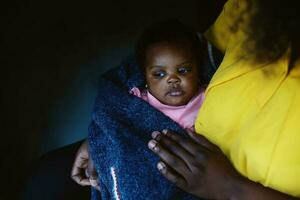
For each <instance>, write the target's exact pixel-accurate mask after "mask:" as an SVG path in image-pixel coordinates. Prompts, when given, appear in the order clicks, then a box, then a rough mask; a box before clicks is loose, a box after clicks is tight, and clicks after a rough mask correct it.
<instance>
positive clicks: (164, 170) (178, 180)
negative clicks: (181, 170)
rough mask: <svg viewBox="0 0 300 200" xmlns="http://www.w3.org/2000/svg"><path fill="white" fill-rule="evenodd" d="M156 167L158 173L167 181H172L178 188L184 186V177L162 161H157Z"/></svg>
mask: <svg viewBox="0 0 300 200" xmlns="http://www.w3.org/2000/svg"><path fill="white" fill-rule="evenodd" d="M157 169H158V170H159V171H160V173H161V174H162V175H163V176H164V177H165V178H166V179H168V180H169V181H171V182H172V183H174V184H175V185H177V186H178V187H180V188H185V187H186V181H185V179H184V178H183V177H182V176H180V175H179V174H177V173H176V172H174V171H173V170H172V169H170V168H169V167H168V166H167V165H166V164H165V163H164V162H162V161H160V162H158V163H157Z"/></svg>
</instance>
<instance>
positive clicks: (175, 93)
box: [167, 87, 184, 97]
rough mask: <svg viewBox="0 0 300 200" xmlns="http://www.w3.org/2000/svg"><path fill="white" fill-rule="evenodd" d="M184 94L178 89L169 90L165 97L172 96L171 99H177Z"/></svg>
mask: <svg viewBox="0 0 300 200" xmlns="http://www.w3.org/2000/svg"><path fill="white" fill-rule="evenodd" d="M183 94H184V92H183V90H182V89H181V88H180V87H178V88H171V89H170V90H169V91H168V92H167V95H169V96H172V97H179V96H182V95H183Z"/></svg>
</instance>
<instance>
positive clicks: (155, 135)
mask: <svg viewBox="0 0 300 200" xmlns="http://www.w3.org/2000/svg"><path fill="white" fill-rule="evenodd" d="M159 134H160V132H158V131H153V132H152V134H151V136H152V138H153V139H156V138H157V136H159Z"/></svg>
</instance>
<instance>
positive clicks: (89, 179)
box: [71, 140, 100, 190]
mask: <svg viewBox="0 0 300 200" xmlns="http://www.w3.org/2000/svg"><path fill="white" fill-rule="evenodd" d="M71 178H72V179H73V180H74V181H75V182H76V183H78V184H79V185H82V186H92V187H94V188H96V189H97V190H100V188H99V182H98V174H97V172H96V170H95V167H94V163H93V161H92V159H90V158H89V151H88V142H87V140H85V141H84V142H83V143H82V144H81V146H80V147H79V149H78V151H77V153H76V156H75V161H74V163H73V167H72V171H71Z"/></svg>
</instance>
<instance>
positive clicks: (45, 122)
mask: <svg viewBox="0 0 300 200" xmlns="http://www.w3.org/2000/svg"><path fill="white" fill-rule="evenodd" d="M222 2H224V1H220V0H185V1H179V0H165V1H157V0H152V1H143V0H140V1H138V0H134V1H121V0H119V1H117V0H110V1H103V0H98V1H81V2H75V1H70V0H66V1H58V0H52V1H39V0H32V1H22V2H16V1H10V2H7V3H6V5H2V6H1V13H2V14H1V15H2V17H1V27H2V28H1V29H2V31H1V39H2V40H1V41H2V42H1V47H2V48H1V49H2V53H1V60H0V66H1V70H0V74H1V76H0V81H1V83H0V84H1V90H0V92H1V93H0V94H1V95H0V97H1V99H0V100H1V101H0V113H1V118H0V119H1V121H0V132H1V144H0V148H1V149H0V150H1V153H2V156H1V159H0V167H1V168H0V169H1V170H0V172H1V184H0V185H1V191H0V199H1V200H2V199H3V200H6V199H15V198H17V195H18V194H19V191H20V188H21V187H22V183H23V181H24V177H25V175H26V172H27V169H28V168H29V166H30V163H31V162H32V161H33V160H35V159H37V158H38V157H39V156H40V155H42V154H43V153H45V152H48V151H51V150H53V149H55V148H58V147H61V146H64V145H66V144H70V143H73V142H75V141H78V140H80V139H81V138H84V137H85V136H86V134H87V125H88V122H89V116H90V112H91V109H92V106H93V101H94V98H95V95H96V94H95V82H96V80H97V77H99V75H100V74H101V73H102V72H104V71H105V70H107V69H109V68H111V67H115V66H117V65H118V64H119V63H120V62H121V60H122V59H124V58H125V57H126V56H128V55H129V54H130V53H132V52H133V46H134V42H135V40H136V38H137V36H138V35H139V33H140V31H141V30H142V29H143V28H144V27H145V26H147V25H149V24H150V23H151V22H154V21H157V20H159V19H165V18H178V19H181V20H182V21H183V22H186V23H188V24H190V25H192V26H194V27H195V28H197V29H198V30H199V31H203V30H205V29H206V28H207V26H208V25H209V24H210V23H211V22H212V21H213V19H214V17H215V16H216V15H217V13H218V12H219V10H220V8H221V5H222Z"/></svg>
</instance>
